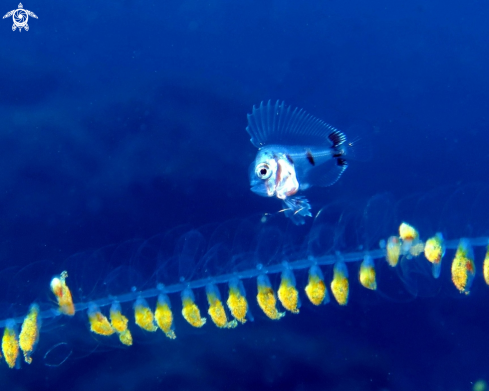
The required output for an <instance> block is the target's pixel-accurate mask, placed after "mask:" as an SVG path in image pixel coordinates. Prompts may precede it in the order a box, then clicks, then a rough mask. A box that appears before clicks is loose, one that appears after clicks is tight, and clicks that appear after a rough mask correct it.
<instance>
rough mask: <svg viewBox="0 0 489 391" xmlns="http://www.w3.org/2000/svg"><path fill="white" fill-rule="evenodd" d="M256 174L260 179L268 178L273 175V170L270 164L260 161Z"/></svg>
mask: <svg viewBox="0 0 489 391" xmlns="http://www.w3.org/2000/svg"><path fill="white" fill-rule="evenodd" d="M255 173H256V176H257V177H258V178H260V179H268V178H270V175H272V170H270V166H269V165H268V164H266V163H260V164H259V165H258V166H256V168H255Z"/></svg>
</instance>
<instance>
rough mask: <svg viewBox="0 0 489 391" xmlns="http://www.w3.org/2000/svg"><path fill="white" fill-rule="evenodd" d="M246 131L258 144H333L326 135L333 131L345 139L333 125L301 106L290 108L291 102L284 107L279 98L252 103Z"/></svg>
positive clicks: (341, 140)
mask: <svg viewBox="0 0 489 391" xmlns="http://www.w3.org/2000/svg"><path fill="white" fill-rule="evenodd" d="M246 131H247V132H248V134H249V135H250V136H251V142H252V144H253V145H254V146H255V147H257V148H261V147H263V146H264V145H270V144H280V145H294V144H296V145H304V144H314V145H330V146H335V145H334V144H333V141H332V139H331V138H330V137H329V136H330V135H331V134H335V135H336V137H334V139H337V140H340V143H343V142H344V141H345V140H346V138H345V136H344V134H343V133H342V132H340V131H339V130H338V129H336V128H334V127H333V126H331V125H328V124H327V123H326V122H324V121H322V120H320V119H318V118H316V117H314V116H312V115H310V114H308V113H306V112H305V111H304V110H303V109H299V108H295V109H293V110H292V109H291V106H288V107H286V106H285V104H284V102H282V103H280V102H279V101H277V102H276V103H275V104H274V105H272V103H271V101H268V103H267V104H266V105H264V104H263V102H262V103H260V106H259V107H253V112H252V113H251V114H248V126H247V127H246Z"/></svg>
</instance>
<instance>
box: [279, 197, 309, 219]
mask: <svg viewBox="0 0 489 391" xmlns="http://www.w3.org/2000/svg"><path fill="white" fill-rule="evenodd" d="M283 206H284V209H283V212H284V213H285V216H286V217H288V218H289V219H291V220H292V222H293V223H294V224H295V225H302V224H304V223H305V219H304V217H307V216H309V217H311V216H312V215H311V205H310V204H309V201H308V200H307V198H305V197H303V196H297V197H288V198H286V199H285V200H283Z"/></svg>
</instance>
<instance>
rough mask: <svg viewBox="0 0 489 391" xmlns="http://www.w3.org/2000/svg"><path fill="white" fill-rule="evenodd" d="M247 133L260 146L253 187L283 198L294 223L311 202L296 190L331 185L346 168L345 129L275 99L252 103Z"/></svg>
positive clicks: (265, 194) (260, 192) (252, 172)
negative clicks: (253, 105) (264, 102)
mask: <svg viewBox="0 0 489 391" xmlns="http://www.w3.org/2000/svg"><path fill="white" fill-rule="evenodd" d="M246 131H247V132H248V134H249V135H250V136H251V142H252V144H253V145H254V146H255V147H257V148H258V153H257V155H256V158H255V161H254V162H253V163H252V165H251V167H250V185H251V190H252V191H253V192H254V193H256V194H258V195H261V196H263V197H276V198H278V199H280V200H282V202H283V206H284V212H285V215H286V216H287V217H289V218H290V219H291V220H292V221H293V222H294V223H295V224H304V221H305V220H304V218H305V217H307V216H311V212H310V210H311V206H310V204H309V202H308V200H307V199H306V198H304V197H303V196H301V195H299V194H298V193H299V192H300V191H302V190H306V189H308V188H309V187H311V186H331V185H332V184H334V183H335V182H336V181H337V180H338V179H339V178H340V176H341V174H343V172H344V171H345V170H346V168H347V166H348V164H347V160H346V151H347V146H348V144H347V142H346V136H345V134H344V133H343V132H341V131H339V130H338V129H336V128H334V127H332V126H331V125H328V124H327V123H325V122H323V121H321V120H320V119H317V118H315V117H313V116H311V115H309V114H307V113H305V112H304V111H303V110H302V109H297V108H296V109H293V110H292V109H291V107H286V106H285V105H284V103H283V102H282V103H280V102H278V101H277V103H275V104H271V103H270V101H269V102H268V103H267V104H263V102H262V103H261V104H260V106H259V107H253V112H252V113H251V114H248V126H247V128H246Z"/></svg>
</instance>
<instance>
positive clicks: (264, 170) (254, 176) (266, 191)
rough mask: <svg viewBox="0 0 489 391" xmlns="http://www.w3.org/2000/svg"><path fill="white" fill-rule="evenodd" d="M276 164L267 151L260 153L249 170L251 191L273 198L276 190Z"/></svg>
mask: <svg viewBox="0 0 489 391" xmlns="http://www.w3.org/2000/svg"><path fill="white" fill-rule="evenodd" d="M277 172H278V163H277V160H276V159H275V157H274V156H273V154H272V153H270V152H269V151H260V152H258V154H257V155H256V158H255V161H254V162H253V163H251V165H250V169H249V175H250V186H251V191H252V192H254V193H256V194H258V195H260V196H262V197H273V196H274V195H275V192H276V190H277Z"/></svg>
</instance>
